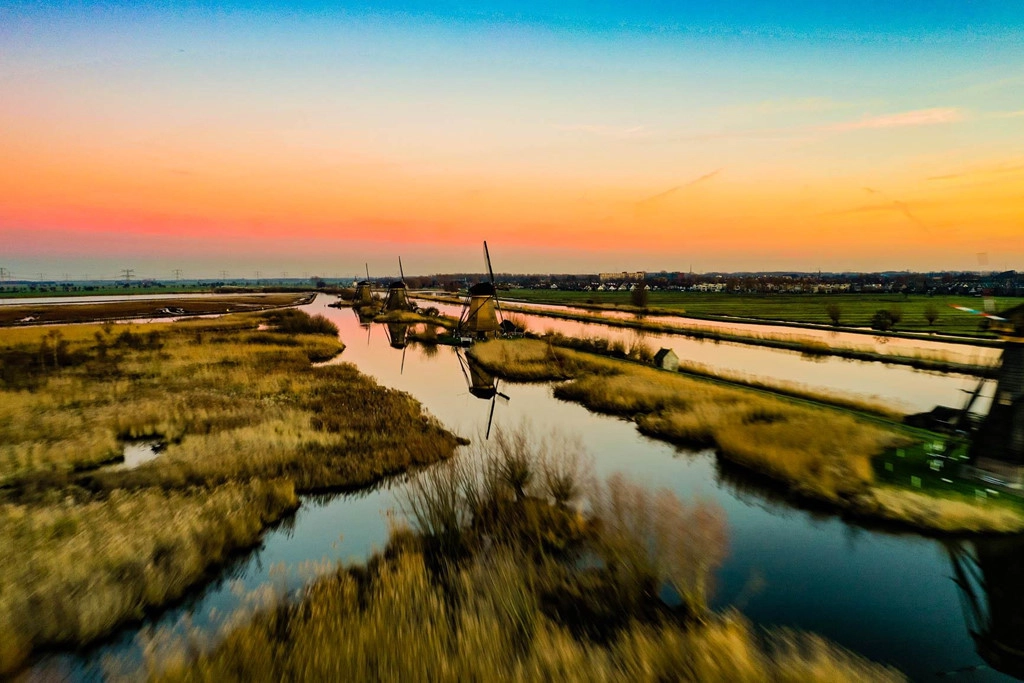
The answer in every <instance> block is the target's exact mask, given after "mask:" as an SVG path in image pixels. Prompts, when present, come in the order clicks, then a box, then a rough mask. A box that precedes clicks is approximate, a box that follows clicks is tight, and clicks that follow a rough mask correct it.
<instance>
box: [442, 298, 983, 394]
mask: <svg viewBox="0 0 1024 683" xmlns="http://www.w3.org/2000/svg"><path fill="white" fill-rule="evenodd" d="M424 303H427V302H424ZM429 305H431V306H436V307H437V308H438V310H440V311H441V312H442V313H444V314H446V315H451V316H454V317H458V316H459V314H460V313H461V312H462V307H461V306H459V305H456V304H440V303H436V302H430V303H429ZM516 316H517V317H519V318H522V319H523V320H525V322H526V326H527V329H528V330H530V331H531V332H536V333H543V332H549V331H552V332H560V333H562V334H564V335H567V336H570V337H583V338H586V337H601V338H605V339H608V340H618V341H622V342H623V343H624V344H625V345H626V346H627V347H629V346H631V345H632V344H633V343H634V342H636V341H638V340H642V341H643V342H644V343H645V344H647V345H648V346H649V347H650V348H651V349H653V350H655V351H657V350H658V349H659V348H669V349H672V350H673V351H675V352H676V354H677V355H678V356H679V358H680V360H682V361H684V362H694V363H699V364H701V365H703V366H705V367H707V368H708V369H709V370H715V371H719V372H725V373H733V374H737V375H742V376H745V377H749V378H757V379H766V380H774V381H779V382H787V383H791V384H795V385H799V386H801V387H804V388H807V389H810V390H812V391H819V392H826V393H835V394H842V395H846V396H850V397H855V398H860V399H865V400H869V401H876V402H879V403H883V404H885V405H889V406H894V407H896V408H899V409H901V410H904V411H906V412H908V413H917V412H924V411H927V410H931V409H932V408H934V407H935V406H936V405H946V406H956V407H959V406H961V405H963V404H964V402H965V399H966V396H967V392H970V391H972V390H973V389H974V388H975V387H976V386H977V384H978V381H979V380H978V379H977V378H975V377H970V376H967V375H957V374H949V373H939V372H929V371H922V370H915V369H914V368H911V367H909V366H906V365H890V364H887V363H880V362H871V361H852V360H848V359H845V358H840V357H838V356H817V355H815V356H812V355H808V354H803V353H799V352H796V351H786V350H782V349H773V348H769V347H765V346H752V345H750V344H739V343H734V342H718V341H708V340H699V339H692V338H690V337H685V336H682V335H677V334H658V333H652V332H643V331H639V330H633V329H629V328H622V327H610V326H608V325H601V324H600V323H590V322H579V321H576V320H562V319H559V318H548V317H545V316H542V315H530V314H527V313H516ZM969 348H975V349H976V350H977V351H978V353H979V358H985V359H988V357H989V352H991V351H995V349H986V348H980V347H969ZM964 353H966V352H964ZM979 362H980V361H979ZM985 362H991V360H986V361H985ZM994 390H995V383H994V382H986V383H985V387H984V389H983V390H982V394H981V397H980V398H979V400H978V401H977V402H976V403H975V405H974V410H977V411H979V412H985V411H987V410H988V407H989V405H990V403H991V400H992V393H993V392H994Z"/></svg>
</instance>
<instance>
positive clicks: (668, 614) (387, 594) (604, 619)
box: [147, 431, 902, 682]
mask: <svg viewBox="0 0 1024 683" xmlns="http://www.w3.org/2000/svg"><path fill="white" fill-rule="evenodd" d="M566 447H567V448H568V451H564V450H561V449H563V448H566ZM481 448H482V452H477V453H476V454H475V455H474V456H472V459H470V460H468V461H463V462H461V463H445V464H444V465H442V466H439V467H436V468H433V469H431V470H429V471H428V472H425V473H423V475H421V476H420V477H419V478H418V479H417V481H418V482H419V483H418V484H417V485H416V486H415V487H414V488H413V490H412V492H411V494H410V505H411V506H412V508H413V514H412V518H413V522H414V524H415V531H410V530H405V529H401V528H399V529H396V530H395V531H393V533H392V537H391V541H390V543H389V544H388V547H387V548H386V549H385V550H384V551H383V553H382V554H380V555H377V556H375V557H374V558H372V559H371V560H370V561H369V562H368V563H367V564H366V565H364V566H352V567H347V568H339V569H338V570H337V571H335V572H333V573H330V574H328V575H325V576H323V577H321V578H319V579H318V580H316V581H315V582H314V583H312V584H311V585H310V586H308V587H307V589H306V590H305V592H304V594H303V595H302V596H301V597H300V598H299V599H297V600H294V601H290V600H288V599H287V598H280V599H279V600H278V601H277V603H276V604H273V605H271V606H270V607H269V608H266V609H264V610H262V611H260V612H257V613H256V614H255V615H253V616H252V617H251V618H249V619H248V620H246V621H244V622H242V623H236V624H235V625H234V626H233V627H230V628H229V630H228V631H227V632H226V634H225V636H224V640H223V641H222V642H221V643H220V644H219V645H218V646H217V647H215V648H214V649H213V650H212V651H209V652H206V653H205V654H202V655H200V656H199V657H198V658H193V656H191V655H190V652H194V651H196V650H198V651H200V652H202V650H203V647H202V643H201V642H200V641H193V642H180V641H179V642H177V643H174V642H171V643H169V644H165V645H164V647H163V648H152V649H151V652H157V651H158V650H162V652H161V654H160V656H154V657H151V658H150V659H149V661H148V662H147V666H148V672H149V674H150V676H151V677H152V678H154V679H155V680H163V681H181V680H184V681H224V680H249V679H254V678H260V679H272V680H296V679H302V680H342V679H344V680H429V681H455V680H480V681H491V680H496V681H505V680H519V681H522V680H571V681H665V680H688V681H730V682H731V681H765V680H770V681H822V682H824V681H830V682H831V681H896V680H902V676H901V675H900V674H899V673H898V672H896V671H894V670H892V669H888V668H884V667H881V666H878V665H875V664H872V663H870V662H867V661H866V660H863V659H861V658H859V657H857V656H855V655H853V654H851V653H849V652H847V651H845V650H842V649H841V648H838V647H836V646H834V645H831V644H829V643H828V642H826V641H824V640H823V639H821V638H818V637H816V636H813V635H808V634H802V633H797V632H793V631H774V632H766V633H762V632H760V631H759V630H757V629H755V628H754V627H753V626H752V625H751V624H750V623H749V622H748V621H747V620H746V619H744V618H743V617H742V616H741V615H739V614H738V613H737V612H735V611H728V612H725V613H721V614H718V613H714V612H711V611H710V610H709V609H708V608H707V606H706V596H705V593H706V592H707V591H709V590H710V584H711V579H712V575H713V573H714V571H715V569H716V568H717V567H718V566H719V564H720V563H721V561H722V558H723V556H724V552H725V535H724V522H723V514H722V512H721V510H719V509H718V508H717V507H716V506H714V505H712V504H709V503H705V502H701V501H696V502H684V501H681V500H679V499H678V498H676V497H675V496H674V495H673V494H671V493H669V492H667V491H648V490H646V489H644V488H642V487H640V486H637V485H636V484H633V483H631V482H629V481H627V480H625V479H624V478H622V477H613V478H612V479H610V480H609V481H608V482H604V483H597V482H594V481H593V480H588V477H587V475H586V472H585V468H581V467H580V466H579V462H578V461H577V460H575V457H576V454H575V451H574V450H573V448H572V446H571V444H569V445H568V446H566V445H565V444H559V443H558V442H557V441H552V440H540V441H538V440H537V439H536V438H535V437H533V436H532V435H530V434H529V433H526V432H523V431H516V432H512V433H508V432H499V435H498V437H497V440H496V441H495V442H492V443H487V444H484V445H483V446H482V447H481ZM563 456H566V457H568V461H567V462H565V463H563V464H562V465H556V464H555V463H557V462H559V461H561V460H562V458H563ZM552 468H553V469H552ZM550 471H558V472H561V473H562V474H564V475H566V476H569V477H570V478H572V479H573V480H575V481H577V482H578V483H579V484H580V487H579V491H578V494H579V499H578V500H577V501H576V503H575V504H574V505H570V506H565V504H564V503H565V501H562V502H559V501H558V500H557V498H554V497H549V496H548V493H549V492H547V493H546V488H545V486H544V484H543V483H542V482H544V481H546V480H547V477H546V474H545V472H548V473H549V472H550ZM524 472H525V473H527V474H528V475H530V476H525V477H523V476H520V475H521V474H522V473H524ZM513 473H519V474H513ZM453 534H454V535H458V536H460V537H461V540H460V541H459V542H458V544H457V546H458V551H457V552H453V550H454V548H453V546H452V545H451V544H450V541H451V538H450V537H451V536H452V535H453ZM443 538H448V541H449V542H441V541H442V539H443ZM582 558H587V559H586V561H581V559H582ZM663 586H671V587H672V588H673V589H675V591H676V593H677V594H678V595H679V597H680V598H681V600H682V602H681V604H678V605H675V604H670V603H667V602H665V601H664V600H663V599H662V595H663V593H662V592H661V590H660V589H661V587H663Z"/></svg>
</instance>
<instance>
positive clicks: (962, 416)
mask: <svg viewBox="0 0 1024 683" xmlns="http://www.w3.org/2000/svg"><path fill="white" fill-rule="evenodd" d="M986 381H988V380H987V379H985V378H982V380H981V381H979V382H978V386H976V387H975V388H974V391H972V392H971V395H970V397H969V398H968V399H967V404H966V405H964V409H963V410H962V411H960V416H959V418H958V419H957V423H956V426H957V427H960V425H961V424H963V422H964V421H965V420H967V414H968V413H969V412H971V408H972V407H973V406H974V402H975V401H977V400H978V396H979V395H980V394H981V390H982V388H983V387H984V386H985V382H986Z"/></svg>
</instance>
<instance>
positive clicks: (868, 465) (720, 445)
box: [472, 340, 1024, 532]
mask: <svg viewBox="0 0 1024 683" xmlns="http://www.w3.org/2000/svg"><path fill="white" fill-rule="evenodd" d="M472 354H473V356H474V358H475V359H476V360H477V361H478V362H480V363H481V365H483V366H484V367H485V368H487V369H488V370H489V371H491V372H494V373H496V374H499V375H502V376H505V377H509V378H511V379H518V380H524V381H525V380H538V379H552V378H557V379H562V378H566V377H574V378H575V379H573V380H572V381H570V382H565V383H563V384H559V385H558V386H557V387H556V388H555V395H556V396H558V397H560V398H564V399H566V400H571V401H576V402H579V403H582V404H583V405H585V406H587V407H588V408H590V409H591V410H595V411H599V412H605V413H611V414H615V415H623V416H627V417H630V418H632V419H634V420H635V421H636V423H637V426H638V428H639V429H640V430H641V431H642V432H644V433H645V434H649V435H651V436H655V437H658V438H663V439H667V440H670V441H674V442H679V443H688V444H697V445H706V446H714V447H716V448H717V449H718V451H719V452H720V453H721V455H722V456H723V457H725V458H727V459H728V460H731V461H733V462H736V463H738V464H740V465H743V466H745V467H747V468H749V469H751V470H755V471H757V472H760V473H762V474H765V475H768V476H770V477H772V478H774V479H776V480H777V481H780V482H782V483H784V484H786V485H787V486H788V488H789V489H790V490H791V491H793V492H795V493H798V494H800V495H803V496H807V497H811V498H814V499H817V500H823V501H826V502H829V503H832V504H836V505H839V506H840V507H842V508H845V509H848V510H851V511H853V512H855V513H857V514H862V515H865V516H871V517H876V518H881V519H884V520H889V521H895V522H900V523H903V524H908V525H911V526H914V527H918V528H924V529H929V530H932V531H939V532H959V531H964V532H982V531H984V532H1009V531H1019V530H1022V529H1024V515H1022V514H1021V512H1020V510H1019V509H1017V508H1013V507H1010V506H1000V505H993V504H989V503H987V502H985V501H980V502H979V501H974V500H970V499H951V498H939V497H933V496H930V495H926V494H921V493H916V492H914V491H910V490H902V489H895V488H888V487H887V488H879V487H876V486H875V480H874V468H873V464H872V460H873V458H874V457H876V456H877V455H879V454H881V453H882V452H883V451H884V450H885V449H886V448H890V447H893V446H897V445H901V444H906V443H909V441H910V439H909V437H907V436H906V435H905V434H902V433H899V432H897V431H894V430H890V429H886V428H884V427H882V426H879V425H876V424H870V423H867V422H864V421H861V420H858V419H856V418H854V417H853V416H851V415H849V414H848V413H844V412H842V411H839V410H834V409H831V408H828V407H824V406H821V407H815V406H809V405H806V404H802V403H796V402H793V401H789V400H786V399H785V398H782V397H773V396H769V395H765V394H764V393H761V392H753V391H745V390H743V389H740V388H735V387H727V386H722V385H719V384H715V383H712V382H707V381H703V380H700V379H696V378H692V377H686V376H683V375H678V374H674V373H667V372H662V371H659V370H655V369H652V368H647V367H642V366H638V365H635V364H630V363H623V362H619V361H614V360H611V359H608V358H604V357H600V356H594V355H592V354H583V353H580V352H578V351H574V350H570V349H564V348H559V347H556V346H553V345H551V344H549V343H546V342H543V341H539V340H522V341H515V342H508V341H493V342H487V343H485V344H477V345H475V346H474V347H473V350H472Z"/></svg>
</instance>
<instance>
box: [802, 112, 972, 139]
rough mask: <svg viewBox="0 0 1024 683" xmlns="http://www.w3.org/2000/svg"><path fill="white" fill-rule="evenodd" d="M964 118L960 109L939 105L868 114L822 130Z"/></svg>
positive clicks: (934, 123)
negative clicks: (890, 112)
mask: <svg viewBox="0 0 1024 683" xmlns="http://www.w3.org/2000/svg"><path fill="white" fill-rule="evenodd" d="M963 120H964V114H963V112H962V111H960V110H959V109H956V108H953V107H938V108H935V109H915V110H914V111H904V112H899V113H897V114H883V115H882V116H867V117H865V118H862V119H859V120H857V121H845V122H843V123H836V124H832V125H831V126H823V127H822V128H821V130H825V131H833V132H839V133H842V132H847V131H852V130H877V129H885V128H906V127H910V126H933V125H936V124H941V123H956V122H958V121H963Z"/></svg>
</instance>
